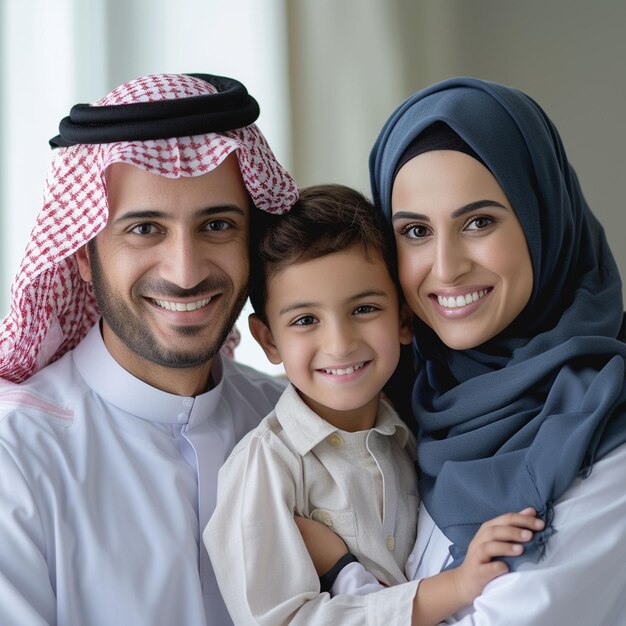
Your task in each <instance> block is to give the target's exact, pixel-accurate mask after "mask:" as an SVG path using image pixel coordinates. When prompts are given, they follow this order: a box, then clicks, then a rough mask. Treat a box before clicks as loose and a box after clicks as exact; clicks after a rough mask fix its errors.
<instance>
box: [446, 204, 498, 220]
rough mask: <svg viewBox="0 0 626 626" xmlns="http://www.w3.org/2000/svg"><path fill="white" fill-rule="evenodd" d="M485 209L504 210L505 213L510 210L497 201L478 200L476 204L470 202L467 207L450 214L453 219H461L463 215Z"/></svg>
mask: <svg viewBox="0 0 626 626" xmlns="http://www.w3.org/2000/svg"><path fill="white" fill-rule="evenodd" d="M485 207H494V208H498V209H504V210H505V211H508V210H509V208H508V207H506V206H504V204H502V203H501V202H497V201H496V200H477V201H476V202H470V203H469V204H466V205H465V206H462V207H460V208H458V209H455V210H454V211H452V213H450V215H451V217H461V215H465V214H466V213H471V212H472V211H477V210H478V209H484V208H485Z"/></svg>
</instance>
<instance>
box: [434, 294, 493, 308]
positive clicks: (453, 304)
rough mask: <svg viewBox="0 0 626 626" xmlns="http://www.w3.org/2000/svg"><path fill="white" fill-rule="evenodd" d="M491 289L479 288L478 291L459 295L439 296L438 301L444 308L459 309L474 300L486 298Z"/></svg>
mask: <svg viewBox="0 0 626 626" xmlns="http://www.w3.org/2000/svg"><path fill="white" fill-rule="evenodd" d="M490 291H491V290H490V289H478V290H477V291H471V292H469V293H466V294H464V295H459V296H449V297H446V296H437V302H438V304H439V306H442V307H443V308H444V309H458V308H461V307H464V306H467V305H468V304H472V303H473V302H477V301H478V300H480V299H481V298H484V297H485V296H486V295H487V294H488V293H489V292H490Z"/></svg>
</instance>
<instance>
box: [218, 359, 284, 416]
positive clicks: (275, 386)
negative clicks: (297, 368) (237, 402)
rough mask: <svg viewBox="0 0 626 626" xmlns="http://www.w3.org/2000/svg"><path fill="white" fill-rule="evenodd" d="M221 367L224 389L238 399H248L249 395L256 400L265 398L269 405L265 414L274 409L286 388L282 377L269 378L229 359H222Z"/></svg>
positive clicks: (268, 375)
mask: <svg viewBox="0 0 626 626" xmlns="http://www.w3.org/2000/svg"><path fill="white" fill-rule="evenodd" d="M223 366H224V371H223V377H224V378H223V380H224V387H225V388H227V389H229V390H230V391H231V392H233V391H234V392H235V394H236V395H237V396H240V397H244V398H250V394H255V396H256V398H257V400H258V399H259V398H265V399H266V400H267V401H268V402H269V403H270V408H269V409H268V410H267V411H266V413H268V412H269V411H270V410H271V409H273V408H274V405H275V404H276V402H277V401H278V398H279V397H280V395H281V394H282V392H283V391H284V390H285V387H286V386H287V382H288V381H287V379H286V378H284V377H278V376H271V375H270V374H266V373H264V372H260V371H259V370H256V369H254V368H253V367H250V366H249V365H244V364H243V363H238V362H237V361H233V360H231V359H224V360H223Z"/></svg>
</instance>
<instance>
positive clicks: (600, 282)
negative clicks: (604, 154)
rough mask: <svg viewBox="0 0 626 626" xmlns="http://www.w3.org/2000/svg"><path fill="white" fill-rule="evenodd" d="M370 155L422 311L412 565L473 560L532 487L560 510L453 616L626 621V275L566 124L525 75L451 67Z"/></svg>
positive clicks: (463, 620)
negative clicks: (485, 529) (497, 78)
mask: <svg viewBox="0 0 626 626" xmlns="http://www.w3.org/2000/svg"><path fill="white" fill-rule="evenodd" d="M370 172H371V179H372V188H373V196H374V201H375V203H376V204H377V205H378V206H379V208H380V210H381V211H383V213H384V214H385V216H386V217H387V218H388V219H389V222H390V224H391V227H392V228H393V230H394V234H395V239H396V244H397V251H398V267H399V276H400V282H401V285H402V289H403V291H404V294H405V297H406V299H407V301H408V303H409V305H410V306H411V308H412V310H413V312H414V313H415V316H416V318H415V344H414V352H415V359H416V364H417V378H416V380H415V385H414V389H413V398H412V401H413V412H414V415H415V417H416V419H417V422H418V424H419V437H418V463H419V474H420V495H421V498H422V502H423V506H422V507H421V510H420V515H419V521H418V538H417V542H416V546H415V549H414V551H413V554H412V555H411V557H410V558H409V562H408V563H407V573H408V574H409V576H410V577H413V578H414V579H421V578H424V577H426V576H430V575H432V574H433V573H435V572H436V571H439V570H440V569H442V568H444V567H446V566H454V565H456V564H458V563H460V562H461V561H462V559H463V557H464V554H465V550H466V548H467V544H468V542H469V540H470V539H471V537H472V536H473V534H474V532H475V530H476V529H477V528H478V525H479V524H480V523H481V522H483V521H484V520H486V519H488V518H489V517H493V516H494V515H497V514H499V513H502V512H504V511H515V510H521V509H523V508H525V507H528V506H531V507H534V508H535V509H536V510H537V511H538V513H539V515H540V516H541V517H542V518H543V519H544V520H545V521H546V528H545V530H544V531H543V532H541V533H537V534H536V535H535V537H534V539H533V541H532V542H531V544H530V546H527V547H526V550H525V553H524V554H523V555H522V556H521V557H517V558H515V559H510V560H509V565H510V567H511V570H513V571H512V573H511V574H509V575H505V576H503V577H501V578H499V579H496V580H495V581H493V582H492V583H490V585H489V586H488V587H487V588H486V589H485V591H484V593H483V595H482V596H481V597H480V598H478V599H477V600H476V602H475V603H474V606H473V607H470V608H469V609H468V610H467V611H465V612H464V613H463V614H459V615H457V616H456V619H457V622H455V623H460V624H481V625H484V626H490V625H492V624H494V625H495V624H498V625H502V624H507V625H509V626H530V625H531V624H533V625H534V624H559V625H564V624H575V625H590V624H602V625H603V626H613V625H614V626H617V625H623V624H625V623H626V599H625V596H626V594H624V590H625V589H626V568H625V567H624V562H625V561H626V489H625V488H624V476H626V445H624V442H625V441H626V388H625V382H624V376H625V361H626V344H625V343H624V328H623V320H624V315H623V306H622V296H621V281H620V278H619V274H618V271H617V267H616V264H615V262H614V259H613V257H612V255H611V252H610V250H609V248H608V245H607V242H606V239H605V236H604V233H603V231H602V228H601V226H600V225H599V224H598V222H597V221H596V219H595V218H594V216H593V215H592V213H591V211H590V209H589V207H588V206H587V203H586V201H585V199H584V197H583V195H582V193H581V190H580V187H579V185H578V180H577V178H576V174H575V172H574V171H573V169H572V168H571V166H570V165H569V163H568V161H567V157H566V155H565V151H564V149H563V146H562V144H561V140H560V138H559V135H558V133H557V131H556V129H555V127H554V126H553V124H552V123H551V122H550V120H549V119H548V118H547V116H546V115H545V113H544V112H543V111H542V110H541V108H540V107H539V106H538V105H537V104H536V103H535V102H534V101H533V100H531V99H530V98H529V97H528V96H526V95H524V94H523V93H520V92H519V91H517V90H515V89H511V88H508V87H504V86H501V85H496V84H493V83H488V82H484V81H480V80H475V79H470V78H460V79H452V80H448V81H445V82H442V83H439V84H437V85H434V86H431V87H429V88H427V89H425V90H423V91H421V92H419V93H417V94H415V95H414V96H412V97H411V98H409V99H408V100H407V101H406V102H404V103H403V104H402V105H401V106H400V107H399V108H398V109H397V110H396V111H395V112H394V113H393V114H392V116H391V117H390V119H389V120H388V121H387V123H386V124H385V126H384V128H383V130H382V131H381V134H380V136H379V138H378V140H377V142H376V144H375V146H374V148H373V151H372V154H371V156H370ZM448 548H449V551H448ZM350 576H351V574H350V571H349V570H348V569H346V570H344V571H343V572H342V573H341V574H340V575H339V578H338V579H337V581H336V585H335V587H334V591H336V592H337V593H341V592H342V591H343V590H345V589H346V588H347V585H348V584H349V583H350V582H351V581H350ZM418 593H419V589H418ZM405 623H409V622H408V620H407V621H405Z"/></svg>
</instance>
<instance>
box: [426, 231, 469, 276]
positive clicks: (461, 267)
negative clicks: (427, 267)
mask: <svg viewBox="0 0 626 626" xmlns="http://www.w3.org/2000/svg"><path fill="white" fill-rule="evenodd" d="M471 265H472V263H471V260H470V257H469V255H468V251H467V249H466V246H465V244H464V243H463V242H462V241H460V240H459V239H458V238H455V237H450V236H447V235H446V236H441V237H438V238H437V239H436V241H435V246H434V258H433V264H432V268H431V273H432V274H433V276H435V277H436V278H437V280H438V281H440V282H441V283H444V284H447V285H451V284H454V283H455V282H456V281H457V279H458V278H459V277H460V276H462V275H463V274H465V273H467V272H468V271H469V269H470V267H471Z"/></svg>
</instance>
